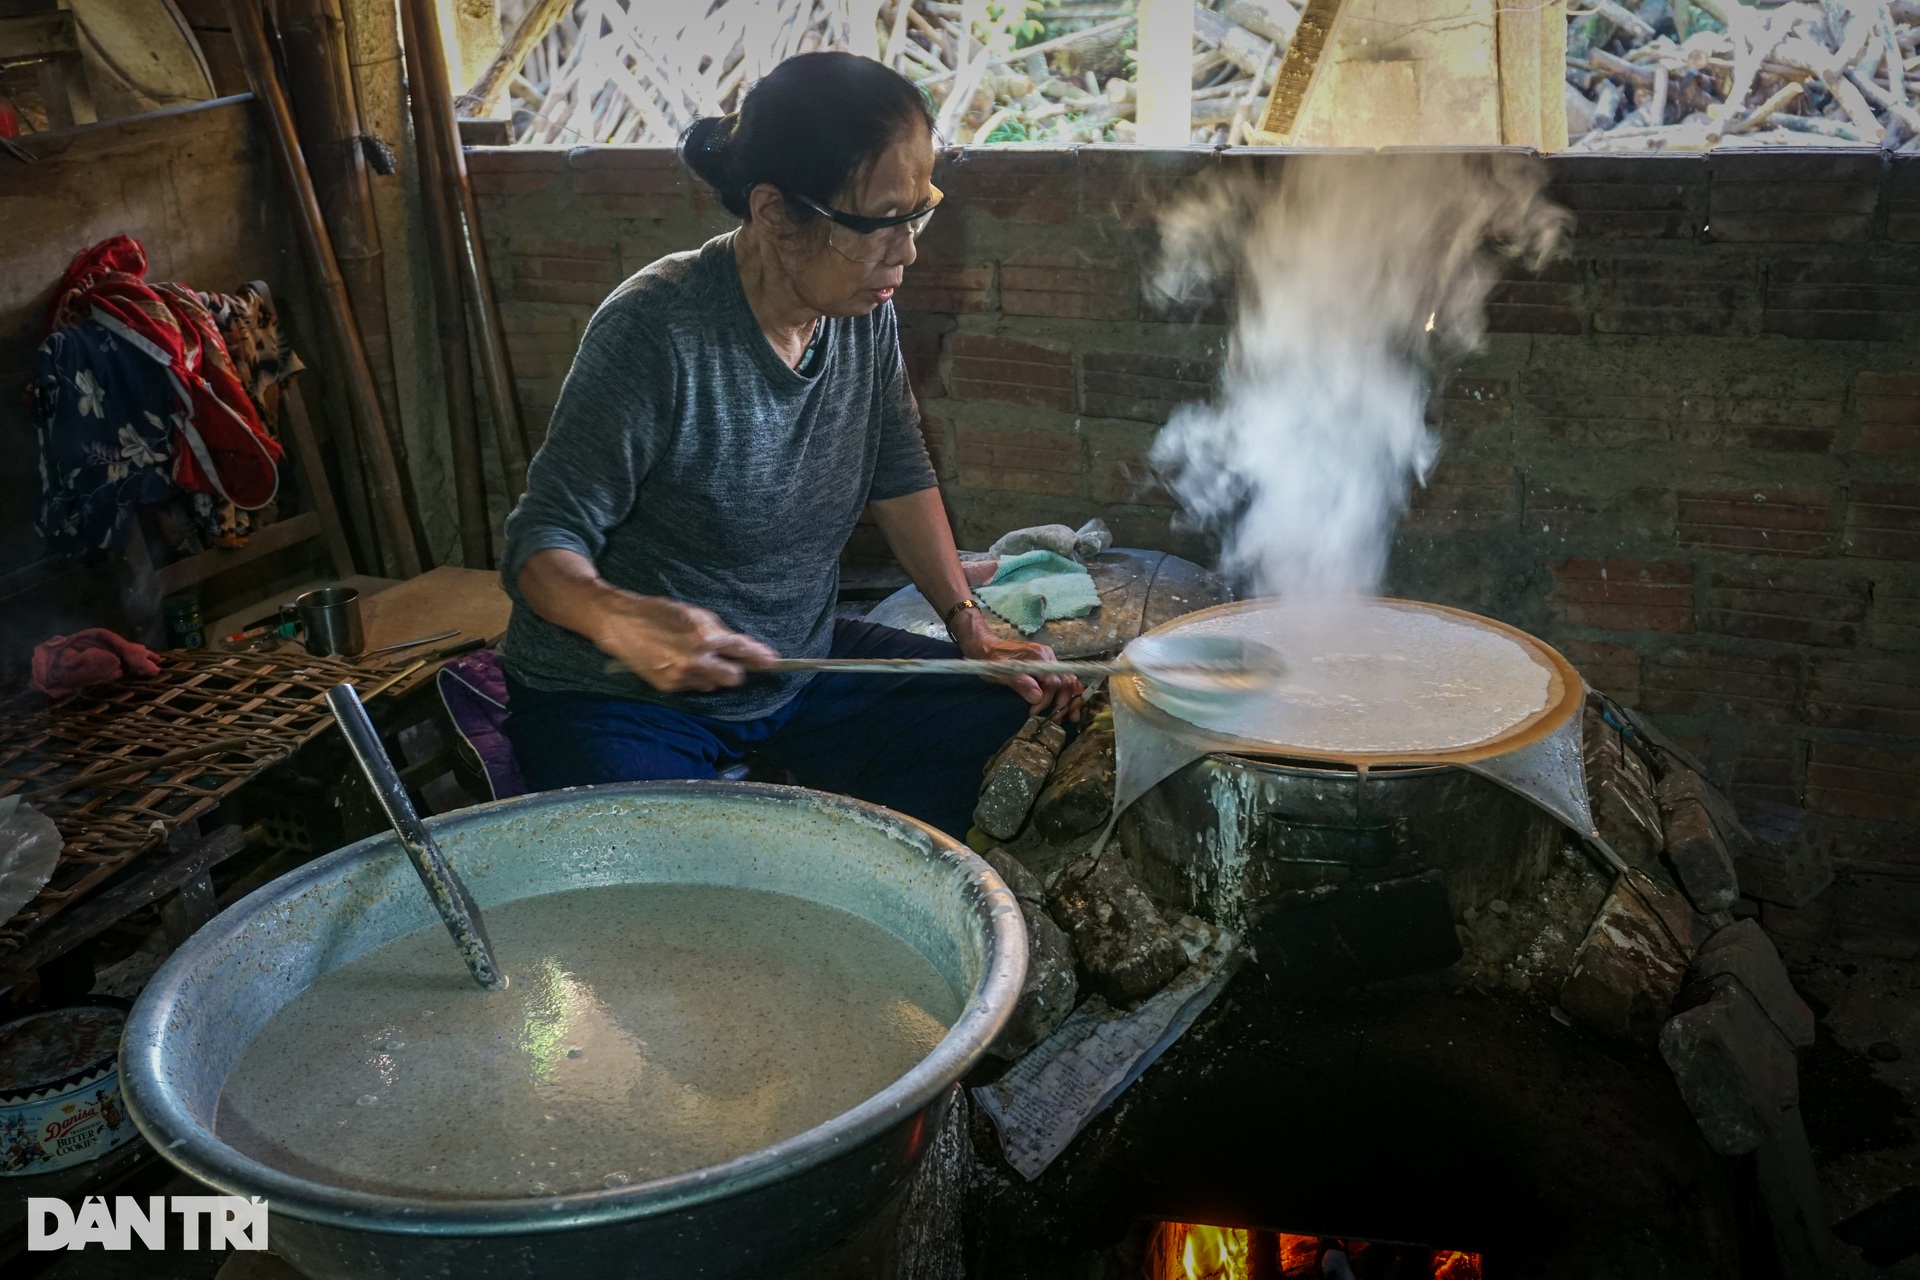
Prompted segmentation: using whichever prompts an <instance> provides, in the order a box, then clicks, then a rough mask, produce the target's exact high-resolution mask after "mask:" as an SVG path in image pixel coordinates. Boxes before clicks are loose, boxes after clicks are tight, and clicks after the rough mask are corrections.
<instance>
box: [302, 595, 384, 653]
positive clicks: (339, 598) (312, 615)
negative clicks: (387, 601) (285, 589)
mask: <svg viewBox="0 0 1920 1280" xmlns="http://www.w3.org/2000/svg"><path fill="white" fill-rule="evenodd" d="M293 603H294V607H295V608H297V609H298V610H299V611H300V625H301V627H303V628H304V629H305V631H306V638H305V639H304V640H303V641H302V643H304V644H305V645H306V648H307V652H308V653H310V654H312V655H314V656H315V657H316V658H325V657H331V656H333V655H335V654H345V655H346V656H348V657H351V656H353V655H354V654H357V653H359V652H360V651H361V650H362V649H364V648H366V647H367V637H366V633H365V632H363V631H362V630H361V629H360V593H359V592H358V591H355V590H354V589H353V588H352V587H321V588H320V589H319V590H317V591H309V592H307V593H306V594H305V595H303V596H301V597H300V598H299V599H297V600H295V601H294V602H293Z"/></svg>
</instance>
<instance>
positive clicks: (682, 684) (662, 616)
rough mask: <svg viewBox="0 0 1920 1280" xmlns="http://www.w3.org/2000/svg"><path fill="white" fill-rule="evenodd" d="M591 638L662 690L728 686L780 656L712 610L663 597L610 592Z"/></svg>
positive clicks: (663, 691)
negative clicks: (727, 622)
mask: <svg viewBox="0 0 1920 1280" xmlns="http://www.w3.org/2000/svg"><path fill="white" fill-rule="evenodd" d="M600 615H601V616H600V618H599V619H598V620H597V622H598V625H597V626H595V627H594V629H593V631H592V633H591V634H590V636H589V638H590V639H591V640H592V641H593V643H594V644H595V645H596V646H597V647H598V648H599V649H600V651H601V652H602V653H605V654H606V655H608V656H609V657H611V658H613V659H614V660H615V661H617V662H619V663H620V664H621V665H622V666H625V667H626V668H627V669H628V670H629V671H631V672H633V674H635V675H637V676H639V677H640V678H641V679H642V680H644V681H646V682H647V683H648V684H649V685H651V686H652V687H653V688H655V689H658V690H659V691H660V692H661V693H688V692H694V693H706V692H709V691H710V690H713V689H728V688H732V687H733V686H734V685H737V684H739V683H740V682H741V681H742V680H744V679H746V677H747V673H748V672H749V671H758V670H764V669H765V668H766V667H768V666H769V665H771V664H772V663H773V661H774V660H775V659H776V658H778V657H779V655H778V654H776V653H775V652H774V651H773V650H772V649H770V648H768V647H767V646H766V645H764V644H762V643H761V642H760V641H758V640H755V639H754V638H753V637H752V636H746V635H742V634H740V633H739V632H738V631H734V630H732V629H730V628H729V627H728V626H727V625H726V624H725V623H724V622H722V621H720V619H719V618H718V617H717V616H715V615H714V614H713V613H712V612H710V611H709V610H706V609H702V608H700V607H699V606H698V605H691V604H682V603H680V602H679V601H678V600H667V599H664V598H662V597H659V596H635V595H628V594H627V593H625V592H619V593H610V594H609V596H608V598H607V599H606V602H605V604H604V606H603V608H602V609H601V611H600Z"/></svg>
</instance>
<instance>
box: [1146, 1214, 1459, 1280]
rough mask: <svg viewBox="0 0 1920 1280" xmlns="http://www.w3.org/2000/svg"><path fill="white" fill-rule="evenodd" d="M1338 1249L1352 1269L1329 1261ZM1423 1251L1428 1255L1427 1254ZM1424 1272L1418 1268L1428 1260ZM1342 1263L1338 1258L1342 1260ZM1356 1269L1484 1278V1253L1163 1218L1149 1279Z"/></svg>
mask: <svg viewBox="0 0 1920 1280" xmlns="http://www.w3.org/2000/svg"><path fill="white" fill-rule="evenodd" d="M1333 1250H1338V1251H1339V1252H1341V1253H1342V1254H1344V1256H1345V1257H1346V1260H1347V1264H1348V1267H1347V1270H1345V1271H1338V1270H1334V1269H1330V1268H1328V1267H1327V1266H1325V1265H1324V1263H1325V1260H1326V1257H1327V1254H1328V1253H1329V1251H1333ZM1422 1254H1425V1255H1426V1257H1425V1258H1424V1259H1423V1258H1422V1256H1421V1255H1422ZM1423 1261H1424V1262H1425V1264H1426V1267H1425V1270H1424V1272H1422V1271H1418V1270H1415V1269H1414V1268H1417V1267H1419V1266H1420V1264H1421V1263H1422V1262H1423ZM1336 1265H1337V1264H1336ZM1331 1275H1351V1276H1353V1277H1354V1280H1370V1278H1371V1277H1374V1276H1382V1277H1384V1276H1389V1275H1390V1276H1394V1277H1402V1276H1415V1275H1425V1276H1426V1277H1427V1278H1428V1280H1482V1276H1483V1275H1484V1272H1483V1271H1482V1269H1481V1261H1480V1255H1479V1254H1477V1253H1464V1252H1462V1251H1460V1250H1457V1249H1434V1250H1431V1251H1429V1250H1425V1249H1416V1248H1411V1247H1407V1246H1403V1245H1391V1244H1376V1243H1372V1242H1368V1241H1361V1240H1349V1241H1337V1240H1333V1239H1327V1238H1322V1237H1320V1236H1294V1235H1287V1234H1285V1233H1275V1232H1266V1231H1244V1230H1241V1229H1240V1228H1238V1227H1212V1226H1206V1225H1204V1224H1202V1223H1196V1222H1163V1223H1161V1224H1160V1227H1159V1229H1158V1230H1157V1231H1155V1232H1154V1236H1153V1242H1152V1244H1151V1246H1150V1247H1149V1248H1148V1250H1147V1272H1146V1276H1147V1280H1265V1278H1266V1277H1269V1276H1274V1277H1279V1280H1323V1278H1324V1277H1326V1276H1331Z"/></svg>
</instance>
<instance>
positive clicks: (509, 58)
mask: <svg viewBox="0 0 1920 1280" xmlns="http://www.w3.org/2000/svg"><path fill="white" fill-rule="evenodd" d="M572 10H573V0H538V2H537V3H536V4H534V5H532V6H531V7H529V8H528V9H527V11H526V13H524V14H522V15H521V17H520V25H519V26H517V27H515V28H514V29H513V34H512V35H510V36H508V37H507V42H506V43H505V44H504V45H502V46H501V47H500V54H499V56H498V57H496V58H495V59H494V60H493V65H491V66H489V67H488V68H487V69H486V70H485V71H483V72H481V73H480V78H479V79H478V80H476V81H474V83H473V88H471V89H469V90H468V91H467V96H468V97H469V98H473V99H475V103H474V105H475V107H476V110H475V111H474V114H475V115H479V116H488V115H492V114H493V110H494V104H495V102H496V101H497V100H498V99H499V97H500V95H501V94H503V93H505V92H506V91H507V86H508V85H510V84H512V83H513V78H514V77H515V76H517V75H519V74H520V68H521V67H522V66H523V65H525V63H526V61H527V55H528V54H530V53H532V52H533V50H534V47H535V46H536V45H538V44H539V43H540V42H541V41H542V40H545V39H546V38H547V33H548V32H549V31H551V30H553V28H554V26H555V25H556V24H557V23H558V22H559V21H560V19H561V18H562V17H563V16H565V15H566V14H568V13H570V12H572Z"/></svg>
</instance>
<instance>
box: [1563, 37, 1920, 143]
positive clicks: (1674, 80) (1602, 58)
mask: <svg viewBox="0 0 1920 1280" xmlns="http://www.w3.org/2000/svg"><path fill="white" fill-rule="evenodd" d="M1576 7H1577V9H1578V12H1575V13H1574V14H1573V15H1572V16H1571V18H1570V20H1569V25H1568V30H1567V90H1566V99H1567V134H1568V137H1569V138H1570V139H1571V140H1572V145H1573V149H1574V150H1576V151H1701V150H1705V149H1708V148H1711V147H1734V146H1746V147H1753V146H1782V145H1785V146H1799V147H1804V146H1841V147H1858V146H1880V147H1886V148H1888V149H1893V148H1902V149H1920V141H1916V140H1920V48H1917V47H1916V46H1920V0H1891V3H1889V2H1888V0H1820V2H1819V3H1800V2H1796V3H1766V2H1764V0H1762V2H1761V3H1744V4H1743V3H1738V2H1737V0H1587V2H1586V3H1584V4H1580V5H1578V6H1576Z"/></svg>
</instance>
